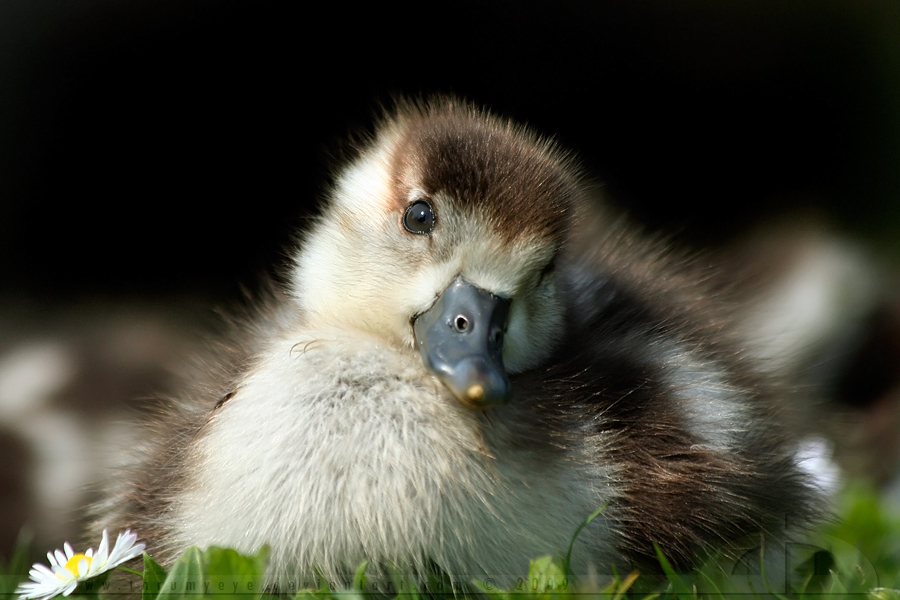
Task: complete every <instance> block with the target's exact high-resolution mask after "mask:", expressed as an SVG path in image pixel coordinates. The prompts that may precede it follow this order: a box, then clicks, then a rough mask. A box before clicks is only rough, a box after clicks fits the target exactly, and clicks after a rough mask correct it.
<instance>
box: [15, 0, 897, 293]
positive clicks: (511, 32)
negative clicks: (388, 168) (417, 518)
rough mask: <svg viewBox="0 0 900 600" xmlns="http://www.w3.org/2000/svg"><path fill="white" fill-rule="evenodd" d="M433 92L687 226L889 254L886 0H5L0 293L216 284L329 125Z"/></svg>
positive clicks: (274, 243) (322, 158) (273, 211)
mask: <svg viewBox="0 0 900 600" xmlns="http://www.w3.org/2000/svg"><path fill="white" fill-rule="evenodd" d="M434 92H449V93H455V94H459V95H462V96H464V97H466V98H469V99H472V100H474V101H476V102H478V103H481V104H484V105H487V106H489V107H491V108H492V109H494V110H496V111H498V112H500V113H503V114H505V115H508V116H511V117H514V118H516V119H519V120H522V121H526V122H528V123H530V124H531V125H533V126H534V127H535V128H537V129H538V130H539V131H540V132H542V133H545V134H548V135H553V136H555V137H556V138H558V139H559V140H560V142H561V143H562V144H564V145H565V146H567V147H570V148H572V149H573V150H575V151H576V152H577V154H578V156H579V157H580V159H581V160H582V162H583V163H584V165H585V166H586V168H587V169H588V171H589V172H591V173H592V174H593V175H594V176H595V177H596V178H597V179H598V180H600V181H602V182H604V184H605V186H606V190H607V193H608V195H609V196H610V198H611V199H612V200H613V202H615V203H616V204H617V205H619V206H622V207H624V208H625V209H626V210H628V211H629V212H630V213H631V214H632V215H633V216H634V217H635V218H636V219H637V220H639V221H642V222H644V223H646V224H647V225H648V227H650V228H652V229H663V230H665V231H667V232H674V234H675V235H676V237H680V238H683V239H684V240H685V241H687V242H689V243H692V244H695V245H698V246H705V245H716V244H721V243H723V242H725V241H727V240H729V239H731V238H733V237H734V236H735V235H738V234H740V233H742V232H745V231H747V230H748V229H749V228H751V227H753V226H755V225H757V224H759V223H763V222H767V221H768V220H771V219H773V218H775V217H779V216H783V215H786V214H795V213H798V212H801V213H803V212H808V211H813V212H816V213H819V214H821V215H824V218H825V219H826V221H829V222H830V223H831V224H832V225H833V226H834V227H836V228H837V229H838V230H839V231H842V232H844V233H847V234H848V235H850V236H855V237H859V238H862V239H865V240H867V241H868V242H869V243H871V244H872V245H873V247H874V248H875V249H876V250H877V251H878V252H881V253H882V254H884V255H886V256H888V257H892V258H893V259H895V260H896V258H897V254H898V251H897V249H896V240H897V239H898V238H900V202H898V200H900V3H898V2H897V1H896V0H881V1H856V0H843V1H840V2H837V1H828V0H804V1H790V2H784V1H783V0H731V1H729V2H719V1H713V0H709V1H696V0H685V1H681V2H670V1H662V0H647V1H636V0H607V1H603V2H596V3H589V2H578V3H572V2H543V3H534V2H531V3H512V2H511V3H493V4H484V5H482V4H476V3H471V4H469V3H459V4H452V3H449V4H443V3H441V4H437V3H435V4H423V5H416V6H410V7H407V8H402V7H392V6H390V5H387V4H383V3H370V4H368V5H367V7H366V8H359V6H352V5H349V4H346V5H345V4H341V3H324V4H323V5H319V6H314V5H310V8H301V7H300V6H299V5H297V4H296V3H288V2H265V1H263V2H259V1H258V2H241V1H236V0H231V1H227V0H216V1H204V0H127V1H97V0H78V1H75V2H73V1H71V0H29V1H19V0H15V1H14V0H5V1H4V2H3V3H2V4H0V294H2V295H3V296H7V297H9V296H11V297H14V298H18V299H20V300H22V299H25V300H28V299H43V300H48V299H50V300H53V301H60V302H63V303H64V302H66V301H68V300H71V299H73V298H81V297H85V296H98V295H99V296H105V297H112V298H119V297H134V296H138V297H166V296H170V295H173V294H174V295H178V294H185V293H187V294H192V295H196V294H199V295H203V296H209V297H212V298H226V299H227V298H231V297H236V296H237V295H238V294H239V291H238V290H239V285H240V284H248V285H253V283H254V282H255V281H257V278H258V275H259V273H260V272H263V271H267V270H271V267H272V265H273V264H277V263H279V262H282V261H283V260H284V258H283V257H284V252H285V250H284V249H285V247H286V246H287V245H288V244H289V243H290V239H291V232H292V231H293V230H294V229H295V228H296V227H298V226H301V225H302V222H303V216H304V215H307V214H309V212H310V211H311V210H313V209H314V206H315V202H316V198H317V196H319V195H320V192H321V189H322V187H323V185H325V184H326V183H327V177H328V173H329V166H330V161H331V159H330V158H329V157H330V156H333V155H334V153H335V151H336V149H337V148H339V144H340V141H341V140H342V139H344V138H345V137H346V135H347V134H348V133H349V132H353V131H358V130H360V129H366V128H367V127H369V125H370V123H371V117H372V116H373V115H374V114H376V113H377V111H378V106H379V104H380V103H384V102H388V101H389V100H390V98H391V96H392V95H396V94H407V95H408V94H413V95H420V94H429V93H434ZM707 204H711V206H712V207H711V208H710V207H708V206H707Z"/></svg>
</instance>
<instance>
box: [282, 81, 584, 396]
mask: <svg viewBox="0 0 900 600" xmlns="http://www.w3.org/2000/svg"><path fill="white" fill-rule="evenodd" d="M578 193H579V189H578V178H577V176H576V174H575V172H574V169H573V168H572V166H571V163H570V161H569V160H568V159H567V157H566V156H565V155H563V154H562V153H561V152H560V151H559V150H557V149H556V147H555V146H554V145H552V144H551V143H550V142H548V141H546V140H542V139H539V138H538V137H536V136H535V135H533V134H531V133H530V132H528V131H527V130H525V129H523V128H521V127H519V126H517V125H514V124H512V123H509V122H507V121H504V120H501V119H499V118H496V117H494V116H491V115H489V114H486V113H485V112H483V111H481V110H479V109H477V108H474V107H472V106H470V105H468V104H465V103H460V102H458V101H455V100H448V99H442V100H437V101H433V102H431V103H427V104H405V105H403V106H402V107H401V108H400V109H399V110H397V111H396V113H395V114H393V115H392V116H390V117H388V118H387V119H385V120H384V122H383V123H382V125H381V126H380V127H379V129H378V131H377V132H376V134H375V136H374V138H373V139H372V140H371V141H370V143H369V144H368V146H367V147H366V148H364V149H363V150H362V151H361V152H360V154H359V156H358V158H356V160H355V161H354V162H352V163H351V164H350V165H349V166H347V167H346V169H345V170H344V171H343V172H342V173H341V174H340V175H339V177H338V178H337V180H336V183H335V186H334V189H333V190H332V192H331V194H330V198H329V199H328V202H327V205H326V206H325V208H324V211H323V212H322V214H321V216H320V218H319V219H318V220H317V222H316V223H315V225H314V226H313V227H312V229H311V230H310V231H309V232H308V233H307V236H306V239H305V240H304V243H303V244H302V246H301V250H300V252H299V255H298V256H297V260H296V267H295V269H294V271H293V274H292V276H293V293H294V295H295V296H296V298H297V299H298V300H299V303H300V305H301V310H302V311H303V314H304V316H305V318H306V319H308V325H309V326H311V327H316V328H318V327H324V328H331V327H335V328H339V329H345V330H352V331H358V332H365V333H366V334H369V335H373V336H376V337H377V338H379V339H381V340H383V341H385V342H387V343H389V344H392V345H394V346H397V347H403V348H408V349H418V351H419V353H420V355H421V359H422V360H423V361H424V364H425V366H426V367H427V368H428V369H429V370H430V371H432V372H433V373H434V374H435V375H436V376H437V377H438V378H439V379H440V380H441V381H442V382H443V383H444V384H445V385H446V386H447V387H448V388H449V390H450V391H451V392H452V393H453V394H454V395H455V396H456V397H457V398H458V399H459V400H460V402H462V403H463V404H464V405H466V406H468V407H470V408H475V409H484V408H488V407H490V406H495V405H498V404H502V403H504V402H506V401H507V400H508V399H509V397H510V394H511V390H510V385H509V381H508V379H507V372H509V373H515V372H520V371H522V370H525V369H528V368H530V367H533V366H535V365H537V364H539V363H540V362H541V361H542V360H543V359H545V358H546V357H547V356H548V355H549V354H550V353H551V352H552V351H553V349H554V346H555V344H556V342H557V341H558V339H559V337H560V336H561V335H562V328H563V316H564V315H563V303H562V299H561V298H560V292H559V290H558V289H557V282H556V274H555V271H554V265H555V259H556V256H557V254H558V253H559V251H560V248H561V246H562V245H563V244H564V241H565V238H566V234H567V231H568V229H569V221H570V220H571V219H572V213H573V204H574V202H575V200H576V198H577V196H578Z"/></svg>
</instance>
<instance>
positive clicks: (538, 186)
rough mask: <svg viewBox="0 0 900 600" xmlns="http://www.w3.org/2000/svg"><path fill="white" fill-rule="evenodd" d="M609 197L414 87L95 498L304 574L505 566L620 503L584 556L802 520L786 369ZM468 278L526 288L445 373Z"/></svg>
mask: <svg viewBox="0 0 900 600" xmlns="http://www.w3.org/2000/svg"><path fill="white" fill-rule="evenodd" d="M420 202H425V203H426V204H427V206H425V205H422V204H419V205H418V206H420V207H423V206H424V207H425V208H423V210H426V211H430V213H429V212H426V213H423V215H424V216H423V217H422V219H423V222H424V223H425V224H424V225H421V230H419V229H417V228H418V227H419V225H416V224H415V223H412V222H411V221H409V220H408V219H409V217H408V211H409V210H410V207H411V206H413V205H415V204H416V203H420ZM593 202H594V201H593V200H592V199H591V198H590V194H589V188H588V187H587V186H586V185H585V184H584V182H583V180H582V179H581V177H580V175H579V174H578V172H577V170H576V169H575V168H574V167H573V166H572V164H571V162H570V160H569V159H568V158H567V156H566V155H565V154H564V153H562V152H560V151H559V150H558V149H557V148H556V147H555V146H554V145H553V144H551V143H549V142H547V141H544V140H541V139H539V138H537V137H535V136H534V135H533V134H531V133H530V132H528V131H527V130H525V129H523V128H521V127H519V126H516V125H513V124H510V123H508V122H506V121H504V120H501V119H498V118H496V117H493V116H491V115H489V114H487V113H485V112H483V111H481V110H478V109H476V108H473V107H471V106H470V105H467V104H465V103H460V102H458V101H455V100H445V99H441V100H435V101H433V102H431V103H429V104H423V105H418V104H407V105H403V106H401V107H400V108H399V109H398V110H397V112H396V114H394V115H393V116H391V117H390V118H388V119H386V120H385V121H384V122H383V123H382V124H381V126H380V128H379V130H378V132H377V134H376V136H375V137H374V139H372V140H371V142H370V143H369V144H368V146H367V147H365V148H363V149H362V150H361V151H360V153H359V155H358V157H357V158H356V159H355V160H354V161H352V162H351V163H350V164H349V166H347V167H346V168H345V170H344V171H343V172H342V173H341V174H340V175H339V177H338V178H337V181H336V184H335V186H334V189H333V190H332V191H331V193H330V195H329V198H328V200H327V202H326V205H325V207H324V209H323V211H322V214H321V216H320V217H319V218H318V220H317V221H316V223H315V224H314V225H313V226H312V227H311V228H310V230H309V231H308V232H306V234H305V235H304V238H303V241H302V243H301V244H300V248H299V250H298V251H297V253H296V255H295V263H294V268H293V270H292V271H291V283H290V287H289V289H288V290H287V291H286V293H285V294H284V295H283V296H281V297H279V298H278V299H277V300H275V301H274V302H272V303H270V306H269V307H268V308H267V309H265V310H262V311H260V314H259V316H257V317H256V318H255V319H254V320H253V322H252V325H250V326H248V327H245V328H244V329H242V330H241V333H240V335H239V336H238V342H239V346H240V349H239V350H234V351H232V352H231V353H227V354H226V355H225V356H224V357H223V358H222V359H221V360H219V361H218V362H215V363H214V364H213V365H211V367H212V368H211V373H212V374H213V375H212V376H211V377H209V378H208V380H207V381H205V383H201V384H199V385H198V386H196V387H197V389H195V390H194V391H193V392H192V393H190V394H187V395H186V396H185V398H183V399H181V400H180V401H179V402H178V403H176V404H173V406H172V414H170V415H168V416H166V417H165V418H164V419H163V420H162V422H161V424H159V425H158V426H157V432H158V433H157V435H156V438H155V439H154V440H153V441H152V443H151V445H150V446H149V448H148V450H147V455H146V456H144V457H143V458H142V459H140V461H139V463H138V465H137V467H136V468H135V470H134V472H133V475H132V476H131V477H130V478H129V479H127V480H126V481H125V482H124V483H123V484H122V485H121V486H120V487H119V489H117V490H115V491H114V492H113V493H112V494H111V497H110V500H109V502H108V503H107V504H106V505H105V506H104V508H103V511H104V515H103V516H102V517H101V519H100V520H99V523H100V524H101V525H103V526H107V527H110V526H111V527H126V526H127V527H131V528H136V529H137V530H138V531H139V532H141V533H142V534H144V535H145V536H147V538H148V540H147V541H148V542H149V550H150V551H151V552H152V553H156V555H157V556H158V557H159V558H161V559H162V560H163V561H168V560H172V559H173V558H174V557H175V556H176V555H177V553H178V552H180V551H181V550H183V549H184V548H185V547H187V546H189V545H195V544H196V545H200V546H209V545H218V546H229V547H235V548H237V549H239V550H242V551H247V552H252V551H255V550H256V549H257V548H258V547H259V546H261V545H263V544H269V545H270V546H271V550H272V555H271V556H272V559H271V564H270V567H269V574H268V576H269V578H270V580H271V581H272V582H281V583H284V584H288V583H290V582H297V581H310V580H311V578H312V576H313V572H314V569H319V570H320V571H321V572H323V573H324V574H325V575H326V576H329V577H335V578H340V577H346V576H347V575H348V574H352V572H353V571H354V570H355V568H356V567H357V566H358V565H359V564H360V563H361V562H362V561H363V560H368V561H370V563H372V564H373V569H377V568H378V565H383V564H387V563H389V564H392V565H395V566H397V567H398V568H400V569H401V570H404V571H406V572H409V573H411V574H413V575H418V576H424V575H423V574H425V573H427V572H428V571H429V569H432V568H434V567H437V568H439V569H441V570H443V571H445V572H447V573H449V574H451V575H452V576H453V577H454V579H455V580H460V581H470V580H472V579H473V578H485V577H490V578H493V579H494V580H496V581H498V582H509V581H512V580H514V578H515V577H516V576H519V575H521V574H523V571H524V569H525V568H526V567H527V561H528V560H529V559H531V558H534V557H536V556H538V555H541V554H545V553H554V552H557V553H558V552H562V551H564V550H565V548H566V547H567V545H568V542H569V540H570V538H571V536H572V534H573V532H574V531H575V529H576V527H577V526H578V524H579V523H580V522H581V521H582V520H583V519H584V518H585V517H587V516H588V515H589V514H591V513H592V512H594V511H595V510H596V509H597V508H598V507H600V506H603V505H607V508H606V509H605V511H604V512H603V513H602V514H601V516H600V517H599V518H598V519H597V520H595V521H594V523H592V524H591V526H590V527H588V528H586V529H585V531H584V532H583V533H582V535H581V536H580V537H579V538H578V542H577V544H576V548H575V553H574V565H575V568H576V570H580V571H584V569H586V568H587V565H588V564H594V565H595V566H596V567H597V568H599V569H604V570H605V569H607V568H608V566H609V565H610V564H618V565H620V566H624V565H625V564H626V563H628V564H635V565H639V566H645V567H649V568H652V567H653V565H654V563H655V560H654V556H655V555H654V551H653V542H657V543H659V544H660V546H661V547H662V548H663V549H664V551H666V552H667V553H668V555H669V556H670V557H671V559H672V560H673V561H674V562H675V563H676V564H677V565H679V566H689V565H691V564H693V563H694V562H695V561H697V560H699V558H700V557H702V556H703V555H704V553H706V552H709V551H714V550H717V549H721V548H732V549H733V548H737V547H738V545H739V543H740V541H741V540H742V539H743V538H746V537H751V538H755V540H757V541H758V534H759V533H768V534H771V535H775V536H777V535H779V534H780V532H781V531H782V529H783V527H784V523H785V521H786V520H787V521H797V522H799V521H803V520H806V519H807V518H808V516H809V512H810V506H811V505H812V503H813V502H812V499H813V497H814V494H813V493H812V492H811V490H810V488H809V487H808V486H807V484H806V483H805V482H804V480H803V476H802V474H801V472H800V471H799V470H798V468H797V466H796V464H795V463H796V461H795V459H794V456H793V453H792V448H791V447H790V445H789V443H788V441H787V438H786V436H785V435H784V432H782V431H780V429H779V426H778V422H777V421H778V416H777V412H776V407H777V402H776V395H777V394H776V391H775V389H776V388H774V387H772V386H770V383H769V382H768V381H766V380H764V378H763V377H762V376H761V375H759V374H758V372H760V370H759V369H757V368H756V366H755V365H753V364H749V363H748V361H747V360H745V359H744V358H743V357H742V355H741V353H740V347H739V344H738V343H737V342H736V341H735V340H734V339H732V337H731V334H730V333H729V331H730V330H729V327H730V324H729V323H730V318H729V315H728V312H727V311H726V310H724V308H722V307H720V306H718V305H717V303H716V301H715V299H714V298H713V297H711V295H710V293H709V292H708V289H707V286H706V284H705V283H704V281H703V280H702V277H700V276H698V275H697V274H696V273H694V272H693V270H692V268H691V267H690V266H688V265H686V263H685V262H683V261H680V260H678V259H677V258H674V257H672V255H671V254H670V253H669V252H668V251H667V250H666V249H665V248H664V245H663V244H661V243H657V242H649V241H647V240H645V239H642V238H641V236H639V235H637V234H635V233H634V232H633V231H632V230H631V229H630V228H629V227H628V226H627V225H626V224H624V223H623V222H622V221H621V220H620V219H615V218H610V217H608V216H607V215H606V214H605V213H604V212H603V211H602V210H600V209H599V208H597V207H596V206H595V205H594V203H593ZM429 215H431V217H430V218H431V219H432V220H431V221H426V220H425V219H426V218H427V217H428V216H429ZM410 223H412V225H413V228H412V229H411V228H410V227H409V225H410ZM429 228H430V229H429ZM455 282H461V284H462V285H465V286H467V289H469V290H476V292H474V293H476V295H477V294H481V296H478V297H479V298H482V297H483V298H484V302H487V303H493V302H497V303H500V304H501V305H503V306H505V307H507V308H508V311H509V312H508V317H506V316H505V313H503V315H504V316H503V318H502V323H503V327H504V331H503V332H502V334H501V335H494V334H492V336H494V337H491V340H490V341H489V342H486V343H488V345H489V348H492V349H493V350H491V349H489V350H485V351H484V352H483V353H482V354H485V355H486V354H490V352H493V351H496V352H499V351H500V346H499V344H500V343H501V341H500V338H501V337H502V338H503V339H502V360H500V359H499V358H496V357H495V359H487V358H484V356H480V357H479V358H478V360H479V361H481V360H482V359H484V361H482V362H479V363H478V365H477V366H476V367H473V369H474V371H472V373H476V372H477V373H476V374H475V375H470V374H469V371H466V372H464V373H463V374H462V375H460V374H459V372H457V371H453V370H454V369H455V368H456V367H457V366H458V364H459V363H460V361H463V360H469V358H468V356H469V355H468V354H466V355H465V357H463V358H460V359H457V358H451V359H447V360H448V361H449V362H450V363H451V364H450V367H449V368H450V370H451V371H453V372H452V373H451V374H449V375H448V374H447V373H446V372H443V371H441V372H439V371H440V368H442V367H440V365H439V366H438V367H436V366H434V364H432V363H433V362H434V361H435V360H437V361H438V362H439V363H440V360H443V359H435V358H434V355H433V354H429V352H431V351H430V350H429V348H431V347H432V346H431V345H432V344H438V343H443V342H444V341H445V340H443V339H441V340H439V342H434V341H433V340H431V341H423V339H421V338H422V335H424V334H422V333H420V331H418V330H417V328H416V322H417V321H418V320H420V319H422V318H423V316H424V315H426V314H431V311H433V310H437V309H436V308H435V307H437V306H439V305H440V306H443V304H446V303H450V304H451V305H452V306H453V307H455V306H456V305H455V304H453V303H454V302H456V301H457V300H456V299H455V297H454V298H451V299H446V298H448V294H449V292H448V290H450V289H451V288H452V287H453V284H454V283H455ZM481 301H482V300H478V302H481ZM479 306H481V305H479ZM490 306H492V307H493V306H494V304H490ZM485 310H488V309H485ZM490 310H494V309H493V308H491V309H490ZM503 310H506V309H503ZM490 314H494V313H490ZM496 314H500V313H496ZM440 318H442V317H440ZM440 318H439V319H438V321H440ZM490 318H494V317H490ZM498 318H499V317H498ZM467 319H469V320H468V321H465V322H463V323H462V329H465V328H466V327H473V328H474V329H473V331H474V330H477V327H475V325H477V326H481V320H480V317H478V318H476V317H471V318H469V317H467ZM498 322H499V321H498ZM449 325H450V326H451V328H452V327H453V321H451V322H450V323H449ZM461 331H462V330H460V331H459V332H457V333H459V334H460V335H462V333H461ZM495 333H496V332H495ZM429 335H430V334H429ZM437 335H444V334H443V333H439V334H437ZM454 335H456V333H454ZM454 339H456V338H454ZM490 344H494V345H493V346H491V345H490ZM435 352H437V351H435ZM465 352H468V350H466V351H465ZM453 356H456V355H453ZM492 360H493V362H492ZM429 361H432V362H429ZM485 361H486V362H485ZM485 365H486V366H485ZM445 366H446V365H445ZM485 370H486V371H487V372H489V373H488V375H485V372H486V371H485ZM496 371H502V372H500V373H499V375H498V373H497V372H496ZM494 376H500V377H501V379H502V378H503V377H506V376H508V388H507V387H505V386H506V385H507V383H504V382H500V383H496V384H495V383H490V382H491V381H494V380H493V379H490V377H494ZM454 377H456V378H457V379H458V378H462V381H463V382H464V383H463V384H459V385H461V386H462V387H460V386H459V385H458V382H457V379H453V378H454ZM472 377H474V378H475V379H472ZM479 378H481V379H479ZM495 379H496V377H495ZM486 382H487V383H486ZM492 386H493V387H492ZM509 389H511V398H510V397H509V396H510V394H509ZM492 390H493V391H492ZM492 394H493V395H492ZM457 578H458V579H457Z"/></svg>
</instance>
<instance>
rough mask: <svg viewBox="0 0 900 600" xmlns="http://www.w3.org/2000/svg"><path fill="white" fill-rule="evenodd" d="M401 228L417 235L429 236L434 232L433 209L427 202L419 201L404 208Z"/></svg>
mask: <svg viewBox="0 0 900 600" xmlns="http://www.w3.org/2000/svg"><path fill="white" fill-rule="evenodd" d="M403 228H404V229H406V230H407V231H408V232H410V233H415V234H417V235H429V234H430V233H431V232H432V230H434V209H433V208H431V204H429V203H428V201H427V200H424V199H419V200H416V201H415V202H413V203H412V204H410V205H409V206H407V207H406V212H404V213H403Z"/></svg>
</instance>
